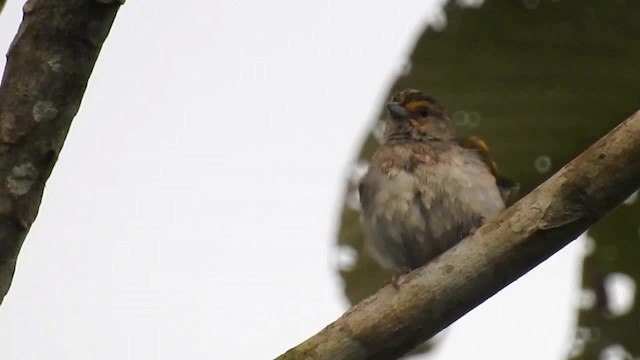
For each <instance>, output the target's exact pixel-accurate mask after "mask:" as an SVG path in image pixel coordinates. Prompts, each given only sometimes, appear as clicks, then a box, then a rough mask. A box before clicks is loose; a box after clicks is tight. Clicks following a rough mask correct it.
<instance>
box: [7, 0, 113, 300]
mask: <svg viewBox="0 0 640 360" xmlns="http://www.w3.org/2000/svg"><path fill="white" fill-rule="evenodd" d="M123 2H124V1H123V0H120V1H117V0H65V1H53V0H29V1H27V3H26V4H25V5H24V7H23V11H24V18H23V21H22V24H21V25H20V29H19V30H18V33H17V35H16V37H15V38H14V40H13V42H12V43H11V46H10V48H9V49H8V51H7V65H6V68H5V71H4V76H3V79H2V84H1V85H0V303H1V302H2V299H4V296H5V295H6V293H7V291H8V290H9V287H10V286H11V279H12V278H13V272H14V270H15V265H16V258H17V256H18V252H19V251H20V247H21V246H22V243H23V241H24V239H25V237H26V235H27V232H28V231H29V228H30V227H31V224H32V223H33V221H34V220H35V218H36V215H37V214H38V208H39V206H40V201H41V198H42V192H43V190H44V184H45V181H46V180H47V179H48V178H49V175H50V174H51V170H52V169H53V165H54V164H55V162H56V160H57V158H58V154H59V153H60V150H61V148H62V144H63V143H64V140H65V138H66V136H67V132H68V131H69V126H70V125H71V120H72V119H73V117H74V116H75V115H76V113H77V112H78V109H79V108H80V102H81V100H82V96H83V94H84V91H85V88H86V87H87V81H88V80H89V75H91V71H92V70H93V66H94V65H95V62H96V60H97V58H98V53H99V52H100V48H101V47H102V44H103V42H104V40H105V39H106V37H107V34H108V33H109V30H110V29H111V24H112V23H113V21H114V19H115V16H116V12H117V11H118V8H119V7H120V5H121V3H123Z"/></svg>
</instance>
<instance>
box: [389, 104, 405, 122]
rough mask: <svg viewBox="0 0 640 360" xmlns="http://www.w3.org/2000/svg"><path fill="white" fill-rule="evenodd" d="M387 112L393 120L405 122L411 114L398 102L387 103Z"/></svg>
mask: <svg viewBox="0 0 640 360" xmlns="http://www.w3.org/2000/svg"><path fill="white" fill-rule="evenodd" d="M387 110H388V111H389V115H391V118H392V119H393V120H396V121H403V120H407V119H408V118H409V112H408V111H407V110H406V109H405V108H404V107H402V105H400V104H399V103H397V102H390V103H387Z"/></svg>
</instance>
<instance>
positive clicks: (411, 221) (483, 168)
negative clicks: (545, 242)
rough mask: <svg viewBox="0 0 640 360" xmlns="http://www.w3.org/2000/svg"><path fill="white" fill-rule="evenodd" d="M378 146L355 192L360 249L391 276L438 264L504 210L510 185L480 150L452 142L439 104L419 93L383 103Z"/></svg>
mask: <svg viewBox="0 0 640 360" xmlns="http://www.w3.org/2000/svg"><path fill="white" fill-rule="evenodd" d="M386 110H387V112H388V117H387V118H386V120H385V130H384V135H383V139H382V141H381V143H380V145H379V146H378V148H377V149H376V150H375V152H374V154H373V156H372V158H371V162H370V165H369V168H368V169H367V172H366V174H365V175H364V176H363V177H362V179H361V180H360V183H359V186H358V193H359V196H360V204H361V219H362V223H363V228H364V233H365V244H366V245H367V247H368V248H369V250H370V253H372V255H373V258H374V259H375V260H377V262H378V263H379V264H380V265H381V266H382V267H384V268H386V269H389V270H391V271H394V272H395V274H394V279H393V283H394V286H396V279H397V278H396V276H399V275H401V274H404V273H406V272H408V271H410V270H414V269H416V268H418V267H420V266H422V265H424V264H426V263H428V262H430V261H432V260H433V259H434V258H436V257H438V256H439V255H440V254H442V253H443V252H445V251H447V250H448V249H450V248H451V247H453V246H454V245H456V244H457V243H458V242H460V241H461V240H462V239H464V238H465V237H467V236H469V235H470V234H472V233H473V232H474V231H475V230H476V229H477V228H478V227H480V226H481V225H482V224H483V223H484V222H485V221H487V220H489V219H491V218H493V217H495V216H496V215H497V214H499V213H500V212H501V211H502V210H504V208H505V201H506V199H507V198H509V197H510V196H513V194H514V193H515V192H517V189H518V184H517V183H515V182H513V181H511V180H510V179H508V178H506V177H504V176H502V175H500V174H499V172H498V167H497V165H496V163H495V161H493V160H492V158H491V156H490V152H489V147H488V146H487V144H486V143H485V142H484V141H483V140H482V139H481V138H479V137H477V136H467V137H457V136H456V129H455V126H454V124H453V123H452V121H451V120H450V119H449V117H448V115H447V113H446V110H445V108H444V107H443V105H442V104H441V103H440V102H439V101H438V100H436V99H435V98H434V97H433V96H430V95H427V94H425V93H423V92H421V91H419V90H415V89H405V90H402V91H398V92H396V93H395V94H394V95H393V96H392V97H391V99H390V101H389V102H388V103H387V104H386Z"/></svg>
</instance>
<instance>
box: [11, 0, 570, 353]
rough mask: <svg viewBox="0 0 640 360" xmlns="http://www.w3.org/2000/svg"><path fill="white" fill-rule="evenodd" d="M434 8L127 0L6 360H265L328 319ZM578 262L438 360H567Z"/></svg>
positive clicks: (518, 296)
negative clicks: (348, 214)
mask: <svg viewBox="0 0 640 360" xmlns="http://www.w3.org/2000/svg"><path fill="white" fill-rule="evenodd" d="M22 3H23V2H22V1H18V0H9V3H8V4H7V6H6V8H5V10H4V12H3V13H2V15H1V16H0V49H3V50H2V51H5V50H6V49H7V47H8V44H9V42H10V41H11V39H12V37H13V35H14V34H15V32H16V30H17V27H18V24H19V21H20V19H21V17H22V15H21V6H22ZM433 9H434V1H426V0H405V1H403V2H391V1H388V2H384V1H371V0H368V1H365V0H357V1H355V0H354V1H350V2H344V1H304V2H303V1H295V0H274V1H268V2H265V1H257V0H256V1H232V0H221V1H215V2H213V1H204V0H200V1H188V2H182V3H177V2H175V1H168V0H155V1H154V2H153V6H152V5H151V2H147V1H128V2H127V3H126V5H125V6H123V8H122V9H121V11H120V13H119V15H118V18H117V20H116V23H115V25H114V28H113V30H112V32H111V35H110V36H109V38H108V39H107V43H106V44H105V46H104V48H103V51H102V54H101V56H100V59H99V61H98V64H97V66H96V69H95V71H94V74H93V76H92V78H91V81H90V83H89V88H88V90H87V93H86V96H85V99H84V102H83V105H82V108H81V111H80V113H79V114H78V116H77V117H76V119H75V120H74V124H73V127H72V129H71V132H70V134H69V137H68V139H67V142H66V144H65V148H64V151H63V152H62V154H61V157H60V160H59V162H58V164H57V166H56V168H55V170H54V172H53V175H52V177H51V179H50V180H49V182H48V184H47V189H46V193H45V198H44V201H43V205H42V208H41V211H40V215H39V217H38V219H37V221H36V223H35V224H34V226H33V228H32V230H31V232H30V234H29V236H28V238H27V241H26V243H25V245H24V247H23V249H22V252H21V254H20V258H19V264H18V269H17V273H16V276H15V278H14V283H13V286H12V288H11V291H10V293H9V295H8V296H7V297H6V299H5V301H4V303H3V304H2V306H1V307H0V359H3V360H4V359H9V360H31V359H33V360H36V359H37V360H41V359H71V360H75V359H118V360H125V359H151V358H153V359H178V358H179V359H268V358H273V357H275V356H277V355H279V354H280V353H282V352H284V351H285V350H287V349H288V348H290V347H292V346H294V345H296V344H297V343H298V342H300V341H302V340H304V339H305V338H307V337H308V336H310V335H312V334H313V333H315V332H317V331H318V330H320V329H321V328H322V327H324V326H325V325H326V324H328V323H329V322H330V321H332V320H334V319H335V318H337V317H338V316H339V315H340V314H341V313H342V312H343V311H344V310H345V306H346V302H345V300H344V298H343V296H342V292H341V290H340V283H339V281H338V277H337V275H336V272H335V271H334V268H333V266H332V259H333V257H334V255H335V253H334V249H333V242H334V234H335V232H336V226H337V218H338V211H339V208H340V206H341V201H342V189H343V186H344V182H345V178H346V175H347V174H348V173H349V166H350V162H351V160H352V159H353V158H354V157H355V155H356V151H357V149H358V147H359V146H360V143H361V140H362V139H363V137H364V136H365V134H366V132H367V131H368V128H369V126H370V125H371V119H372V117H373V115H374V114H375V113H377V106H379V104H380V100H381V99H382V96H383V95H384V93H385V92H386V89H387V87H388V84H389V82H390V81H391V80H392V79H393V78H394V77H395V74H396V72H397V71H398V70H399V69H400V68H401V67H402V64H403V63H404V62H405V59H406V56H407V55H408V52H409V51H410V49H411V47H412V44H413V41H414V38H415V36H416V35H417V34H419V33H420V32H421V29H422V25H423V22H424V21H425V19H427V18H428V17H427V16H426V15H428V14H432V16H433ZM1 65H2V66H3V65H4V62H2V64H1ZM582 251H583V250H582V245H581V243H574V244H572V245H570V246H569V247H567V248H566V249H564V250H563V251H561V252H560V253H559V254H557V255H556V256H554V257H553V258H552V259H550V260H549V261H547V262H545V263H544V264H543V265H542V266H540V267H539V268H537V269H535V270H534V271H532V272H531V273H529V274H527V275H526V276H525V277H524V278H523V279H521V280H520V281H518V282H516V283H515V284H513V285H512V286H510V287H509V288H507V289H506V290H504V291H502V292H501V293H500V294H498V295H497V296H495V297H494V298H492V299H490V300H489V301H487V302H486V303H485V304H483V305H481V306H480V307H479V308H478V309H476V310H474V311H473V312H472V313H470V314H468V315H467V316H465V317H464V318H463V319H462V320H460V321H459V322H457V323H456V324H455V325H454V326H453V327H451V330H450V331H448V333H447V336H446V337H445V340H444V342H443V343H442V345H443V346H441V347H440V348H439V350H438V351H437V352H436V354H437V359H438V360H448V359H464V358H468V357H472V356H473V357H474V358H479V359H513V358H518V359H536V360H537V359H562V358H564V356H565V354H566V352H567V349H568V347H569V343H570V341H569V340H570V339H571V338H572V335H573V330H572V328H573V323H574V312H573V309H574V307H575V306H576V298H577V292H576V290H577V289H578V277H579V275H578V272H577V270H578V269H579V266H580V257H579V254H580V253H581V252H582Z"/></svg>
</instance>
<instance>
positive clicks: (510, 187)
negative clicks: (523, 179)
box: [457, 136, 520, 202]
mask: <svg viewBox="0 0 640 360" xmlns="http://www.w3.org/2000/svg"><path fill="white" fill-rule="evenodd" d="M457 143H458V145H460V146H461V147H463V148H465V149H469V150H476V151H477V152H478V155H479V156H480V159H481V160H482V162H484V163H485V164H486V165H487V167H488V168H489V170H490V171H491V174H492V175H493V176H494V177H495V178H496V185H497V186H498V189H499V190H500V196H501V197H502V200H504V201H505V202H507V200H508V199H510V198H511V197H512V196H515V195H516V194H517V193H518V190H520V184H518V183H517V182H515V181H513V180H511V179H509V178H507V177H506V176H503V175H502V174H500V172H499V171H498V164H496V162H495V161H494V160H493V159H492V158H491V153H490V151H489V146H488V145H487V143H486V142H485V141H484V140H482V139H481V138H480V137H478V136H465V137H461V138H458V139H457Z"/></svg>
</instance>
